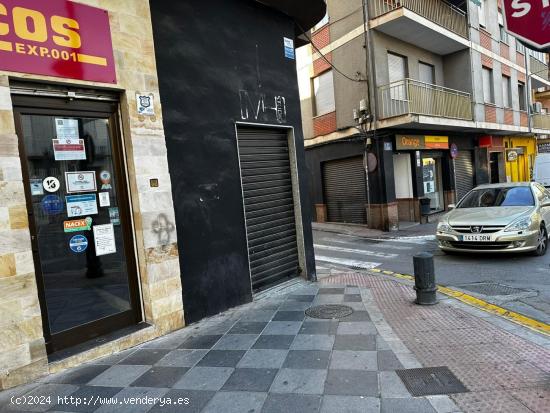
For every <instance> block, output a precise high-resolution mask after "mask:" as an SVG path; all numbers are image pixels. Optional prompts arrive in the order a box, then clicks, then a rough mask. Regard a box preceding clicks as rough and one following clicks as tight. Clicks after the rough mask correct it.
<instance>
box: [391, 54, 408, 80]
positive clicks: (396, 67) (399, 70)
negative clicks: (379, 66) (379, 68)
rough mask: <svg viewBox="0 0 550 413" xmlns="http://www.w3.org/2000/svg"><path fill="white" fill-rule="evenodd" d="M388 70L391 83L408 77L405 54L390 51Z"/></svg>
mask: <svg viewBox="0 0 550 413" xmlns="http://www.w3.org/2000/svg"><path fill="white" fill-rule="evenodd" d="M388 71H389V75H390V77H389V79H390V83H393V82H398V81H400V80H403V79H405V78H406V77H407V67H406V60H405V58H404V57H403V56H398V55H395V54H392V53H388Z"/></svg>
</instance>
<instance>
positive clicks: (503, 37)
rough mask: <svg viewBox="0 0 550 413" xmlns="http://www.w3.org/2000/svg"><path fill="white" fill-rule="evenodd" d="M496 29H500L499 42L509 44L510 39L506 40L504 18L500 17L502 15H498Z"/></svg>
mask: <svg viewBox="0 0 550 413" xmlns="http://www.w3.org/2000/svg"><path fill="white" fill-rule="evenodd" d="M498 27H499V29H500V41H501V42H502V43H506V44H510V43H509V42H510V39H509V38H508V32H507V31H506V29H505V28H504V18H503V17H502V13H499V14H498Z"/></svg>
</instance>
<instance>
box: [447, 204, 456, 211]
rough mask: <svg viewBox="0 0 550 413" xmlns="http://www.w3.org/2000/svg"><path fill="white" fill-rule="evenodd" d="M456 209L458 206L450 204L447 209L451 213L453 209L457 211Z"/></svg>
mask: <svg viewBox="0 0 550 413" xmlns="http://www.w3.org/2000/svg"><path fill="white" fill-rule="evenodd" d="M455 208H456V204H449V205H447V209H448V210H449V211H450V210H452V209H455Z"/></svg>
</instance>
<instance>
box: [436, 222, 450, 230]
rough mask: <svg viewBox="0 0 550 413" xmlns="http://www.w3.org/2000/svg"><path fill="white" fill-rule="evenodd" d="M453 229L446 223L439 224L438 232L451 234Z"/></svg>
mask: <svg viewBox="0 0 550 413" xmlns="http://www.w3.org/2000/svg"><path fill="white" fill-rule="evenodd" d="M452 230H453V228H452V227H451V226H450V225H449V224H447V223H446V222H440V223H439V224H437V232H451V231H452Z"/></svg>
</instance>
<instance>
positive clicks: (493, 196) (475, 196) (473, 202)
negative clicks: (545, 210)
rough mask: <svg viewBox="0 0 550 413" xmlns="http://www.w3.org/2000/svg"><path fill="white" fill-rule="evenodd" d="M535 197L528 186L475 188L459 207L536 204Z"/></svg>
mask: <svg viewBox="0 0 550 413" xmlns="http://www.w3.org/2000/svg"><path fill="white" fill-rule="evenodd" d="M534 205H535V198H534V197H533V192H532V191H531V188H530V187H528V186H512V187H503V188H486V189H474V190H473V191H472V192H470V193H469V194H468V195H466V196H465V197H464V199H463V200H462V201H460V204H459V205H458V208H483V207H505V206H534Z"/></svg>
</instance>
